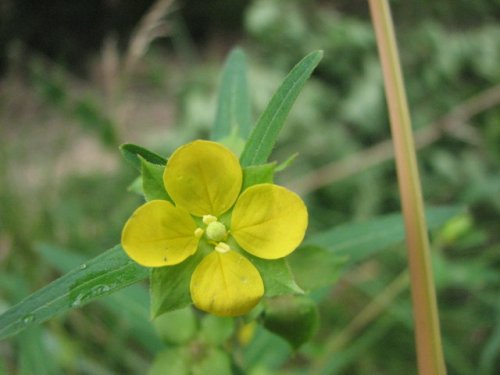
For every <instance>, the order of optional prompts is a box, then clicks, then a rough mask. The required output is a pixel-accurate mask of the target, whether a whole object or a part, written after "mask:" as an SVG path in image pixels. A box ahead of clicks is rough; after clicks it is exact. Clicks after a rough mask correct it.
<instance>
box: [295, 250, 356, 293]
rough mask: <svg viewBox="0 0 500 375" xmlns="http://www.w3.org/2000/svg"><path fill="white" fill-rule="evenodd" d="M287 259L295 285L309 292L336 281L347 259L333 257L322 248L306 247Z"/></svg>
mask: <svg viewBox="0 0 500 375" xmlns="http://www.w3.org/2000/svg"><path fill="white" fill-rule="evenodd" d="M287 259H288V264H290V268H291V269H292V273H293V274H294V275H295V278H296V280H297V283H298V284H299V285H300V287H301V288H303V289H304V290H306V291H310V290H314V289H318V288H321V287H324V286H327V285H330V284H333V283H334V282H335V281H337V279H338V277H339V276H340V271H341V269H342V267H343V266H344V264H345V262H346V260H347V257H346V256H343V257H339V256H335V255H333V254H332V253H331V252H330V251H328V250H327V249H325V248H323V247H319V246H307V245H306V246H301V247H299V248H298V249H297V250H295V251H294V252H293V253H292V254H290V255H289V256H288V257H287Z"/></svg>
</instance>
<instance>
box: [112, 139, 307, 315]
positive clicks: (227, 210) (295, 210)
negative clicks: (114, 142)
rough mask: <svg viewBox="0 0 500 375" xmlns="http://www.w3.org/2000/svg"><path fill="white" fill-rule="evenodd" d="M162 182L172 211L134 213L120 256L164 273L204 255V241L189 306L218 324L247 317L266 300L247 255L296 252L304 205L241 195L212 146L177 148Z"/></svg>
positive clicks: (260, 193)
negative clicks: (221, 320) (216, 319)
mask: <svg viewBox="0 0 500 375" xmlns="http://www.w3.org/2000/svg"><path fill="white" fill-rule="evenodd" d="M163 181H164V184H165V188H166V190H167V192H168V194H169V195H170V197H171V198H172V200H173V202H175V206H174V205H173V204H172V203H170V202H168V201H164V200H152V201H150V202H147V203H145V204H144V205H142V206H141V207H139V208H138V209H137V210H136V211H135V212H134V214H133V215H132V216H131V217H130V219H129V220H128V221H127V223H126V224H125V226H124V228H123V232H122V240H121V243H122V247H123V249H124V250H125V252H126V253H127V254H128V256H129V257H130V258H132V259H133V260H135V261H136V262H137V263H139V264H141V265H143V266H146V267H163V266H170V265H174V264H178V263H180V262H182V261H184V260H185V259H187V258H188V257H189V256H191V255H193V254H194V253H195V252H196V251H197V250H198V249H199V248H200V250H199V251H203V249H201V246H200V241H205V244H208V245H209V246H208V247H209V248H210V251H208V253H207V254H206V255H205V256H204V258H203V259H202V260H201V262H200V263H199V264H198V265H197V266H196V268H195V270H194V272H193V275H192V276H191V282H190V292H191V299H192V300H193V303H194V305H195V306H196V307H198V308H199V309H201V310H204V311H207V312H210V313H212V314H215V315H219V316H237V315H243V314H245V313H247V312H248V311H250V310H251V309H252V308H253V307H254V306H255V305H256V304H257V303H258V302H259V301H260V299H261V298H262V296H263V295H264V284H263V281H262V278H261V276H260V274H259V271H258V270H257V269H256V268H255V266H254V265H253V264H252V262H251V261H250V260H248V259H247V258H246V257H245V256H244V255H243V254H244V252H245V251H246V252H248V253H250V254H252V255H254V256H256V257H259V258H262V259H278V258H283V257H285V256H287V255H288V254H290V253H291V252H292V251H293V250H295V249H296V248H297V246H298V245H299V244H300V243H301V242H302V239H303V237H304V233H305V231H306V228H307V209H306V207H305V205H304V202H303V201H302V199H301V198H300V197H299V196H298V195H297V194H295V193H293V192H292V191H290V190H287V189H285V188H284V187H281V186H278V185H275V184H269V183H264V184H258V185H253V186H250V187H248V188H246V189H245V190H244V191H241V189H242V181H243V172H242V169H241V167H240V164H239V161H238V159H237V157H236V156H235V155H234V154H233V153H232V152H231V151H230V150H229V149H227V148H226V147H224V146H222V145H220V144H218V143H215V142H210V141H195V142H192V143H189V144H187V145H184V146H182V147H180V148H178V149H177V150H176V151H175V152H174V153H173V154H172V156H171V157H170V159H169V160H168V163H167V165H166V167H165V172H164V174H163ZM206 247H207V246H204V247H203V248H206ZM242 249H243V250H244V251H243V250H242Z"/></svg>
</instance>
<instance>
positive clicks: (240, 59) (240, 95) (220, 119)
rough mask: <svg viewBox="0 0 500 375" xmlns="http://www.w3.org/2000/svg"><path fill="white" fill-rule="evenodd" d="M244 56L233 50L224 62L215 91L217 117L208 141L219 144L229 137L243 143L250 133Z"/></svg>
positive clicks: (237, 49) (250, 120)
mask: <svg viewBox="0 0 500 375" xmlns="http://www.w3.org/2000/svg"><path fill="white" fill-rule="evenodd" d="M246 70H247V67H246V58H245V54H244V52H243V51H242V50H241V49H239V48H236V49H234V50H233V51H232V52H231V53H230V55H229V57H228V58H227V61H226V64H225V67H224V71H223V73H222V79H221V83H220V88H219V101H218V105H217V114H216V116H215V123H214V128H213V132H212V139H213V140H216V141H220V140H222V139H223V138H227V137H229V136H230V135H231V134H234V135H236V136H238V137H239V138H241V139H247V138H248V135H249V134H250V131H251V126H252V119H251V105H250V97H249V94H248V86H247V77H246Z"/></svg>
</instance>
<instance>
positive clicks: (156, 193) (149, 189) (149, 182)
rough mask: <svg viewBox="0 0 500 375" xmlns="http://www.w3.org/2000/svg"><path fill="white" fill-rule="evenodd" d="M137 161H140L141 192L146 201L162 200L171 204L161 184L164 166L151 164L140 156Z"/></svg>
mask: <svg viewBox="0 0 500 375" xmlns="http://www.w3.org/2000/svg"><path fill="white" fill-rule="evenodd" d="M139 159H140V160H141V173H142V190H143V192H144V197H145V198H146V200H147V201H151V200H154V199H162V200H167V201H170V202H172V198H170V196H169V195H168V193H167V191H166V190H165V185H164V183H163V172H164V171H165V166H164V165H159V164H154V163H151V162H149V161H147V160H146V159H144V158H143V157H142V156H139Z"/></svg>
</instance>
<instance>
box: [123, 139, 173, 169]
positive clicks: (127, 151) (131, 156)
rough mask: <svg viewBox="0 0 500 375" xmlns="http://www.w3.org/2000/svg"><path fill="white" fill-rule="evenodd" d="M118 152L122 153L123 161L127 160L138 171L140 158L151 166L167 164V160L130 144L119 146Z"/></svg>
mask: <svg viewBox="0 0 500 375" xmlns="http://www.w3.org/2000/svg"><path fill="white" fill-rule="evenodd" d="M120 152H121V153H122V155H123V157H124V158H125V160H127V161H128V162H129V163H130V164H132V166H134V167H135V168H136V169H137V170H139V171H140V170H141V157H142V158H143V159H145V160H147V161H149V162H150V163H153V164H158V165H165V164H166V163H167V159H165V158H164V157H163V156H160V155H158V154H157V153H155V152H153V151H150V150H148V149H145V148H144V147H141V146H138V145H134V144H131V143H125V144H123V145H121V146H120Z"/></svg>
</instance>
